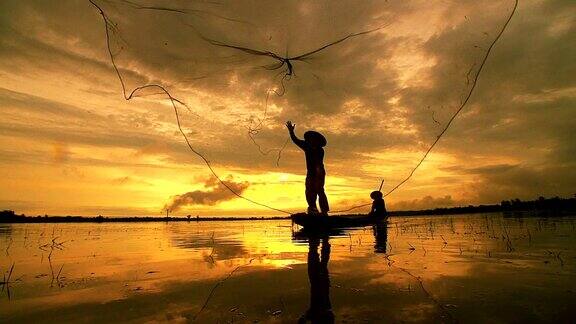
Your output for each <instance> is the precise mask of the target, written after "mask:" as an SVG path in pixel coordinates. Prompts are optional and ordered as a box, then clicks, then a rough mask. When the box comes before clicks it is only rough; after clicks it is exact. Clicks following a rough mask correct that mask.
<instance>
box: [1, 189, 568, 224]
mask: <svg viewBox="0 0 576 324" xmlns="http://www.w3.org/2000/svg"><path fill="white" fill-rule="evenodd" d="M493 212H503V213H504V214H505V216H509V215H513V214H516V213H522V212H529V213H532V214H535V215H539V216H550V217H553V216H564V215H569V214H576V195H575V197H573V198H560V197H553V198H544V197H539V198H538V199H536V200H527V201H523V200H520V199H518V198H516V199H512V200H503V201H502V202H501V203H500V204H494V205H479V206H472V205H469V206H464V207H449V208H435V209H425V210H408V211H391V212H389V215H390V216H416V215H455V214H475V213H493ZM289 218H290V217H287V216H281V217H266V218H264V217H199V216H196V217H195V218H192V219H191V217H190V215H188V216H183V217H175V216H170V217H104V216H96V217H83V216H48V215H44V216H26V215H24V214H22V215H16V213H15V212H14V211H13V210H3V211H0V223H81V222H86V223H102V222H182V221H185V222H190V221H197V222H199V221H242V220H263V219H267V220H274V219H289Z"/></svg>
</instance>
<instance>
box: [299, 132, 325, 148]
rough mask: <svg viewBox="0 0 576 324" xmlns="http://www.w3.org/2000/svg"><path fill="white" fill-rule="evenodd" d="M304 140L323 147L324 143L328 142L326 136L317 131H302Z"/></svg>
mask: <svg viewBox="0 0 576 324" xmlns="http://www.w3.org/2000/svg"><path fill="white" fill-rule="evenodd" d="M304 140H305V141H306V142H308V143H311V144H315V145H318V146H320V147H324V146H326V144H328V142H327V141H326V137H324V135H322V134H320V133H318V132H317V131H307V132H306V133H304Z"/></svg>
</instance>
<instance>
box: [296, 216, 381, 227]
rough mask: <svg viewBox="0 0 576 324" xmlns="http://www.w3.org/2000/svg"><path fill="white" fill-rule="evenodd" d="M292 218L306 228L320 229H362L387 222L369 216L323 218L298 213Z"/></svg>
mask: <svg viewBox="0 0 576 324" xmlns="http://www.w3.org/2000/svg"><path fill="white" fill-rule="evenodd" d="M290 217H291V218H292V222H294V223H295V224H298V225H300V226H302V227H304V228H318V229H330V228H346V227H361V226H367V225H374V224H378V223H382V222H386V218H382V217H375V216H369V215H347V216H322V215H308V214H305V213H298V214H293V215H291V216H290Z"/></svg>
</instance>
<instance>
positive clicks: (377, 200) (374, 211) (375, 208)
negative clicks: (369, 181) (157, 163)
mask: <svg viewBox="0 0 576 324" xmlns="http://www.w3.org/2000/svg"><path fill="white" fill-rule="evenodd" d="M370 198H372V200H374V201H373V202H372V208H371V209H370V213H369V214H368V215H370V216H375V217H387V216H388V215H387V212H386V205H385V204H384V198H383V196H382V192H381V191H372V193H370Z"/></svg>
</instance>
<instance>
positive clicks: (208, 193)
mask: <svg viewBox="0 0 576 324" xmlns="http://www.w3.org/2000/svg"><path fill="white" fill-rule="evenodd" d="M223 182H224V184H225V185H224V184H222V183H220V182H219V181H218V180H217V179H215V178H213V177H212V178H210V179H208V180H207V181H206V182H205V183H204V188H205V189H204V190H195V191H190V192H187V193H184V194H181V195H177V196H174V197H173V198H172V201H171V202H170V203H168V204H166V206H165V207H164V210H169V211H172V212H175V211H178V210H180V209H181V208H182V207H185V206H194V205H206V206H214V205H216V204H218V203H220V202H223V201H227V200H231V199H234V198H236V195H234V194H233V193H232V192H230V190H229V189H228V188H227V187H226V186H228V187H229V188H231V189H232V190H233V191H234V192H236V193H238V194H242V193H243V192H244V191H245V190H246V189H248V187H249V183H248V182H235V181H234V179H233V178H232V177H228V178H227V179H226V180H224V181H223Z"/></svg>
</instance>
